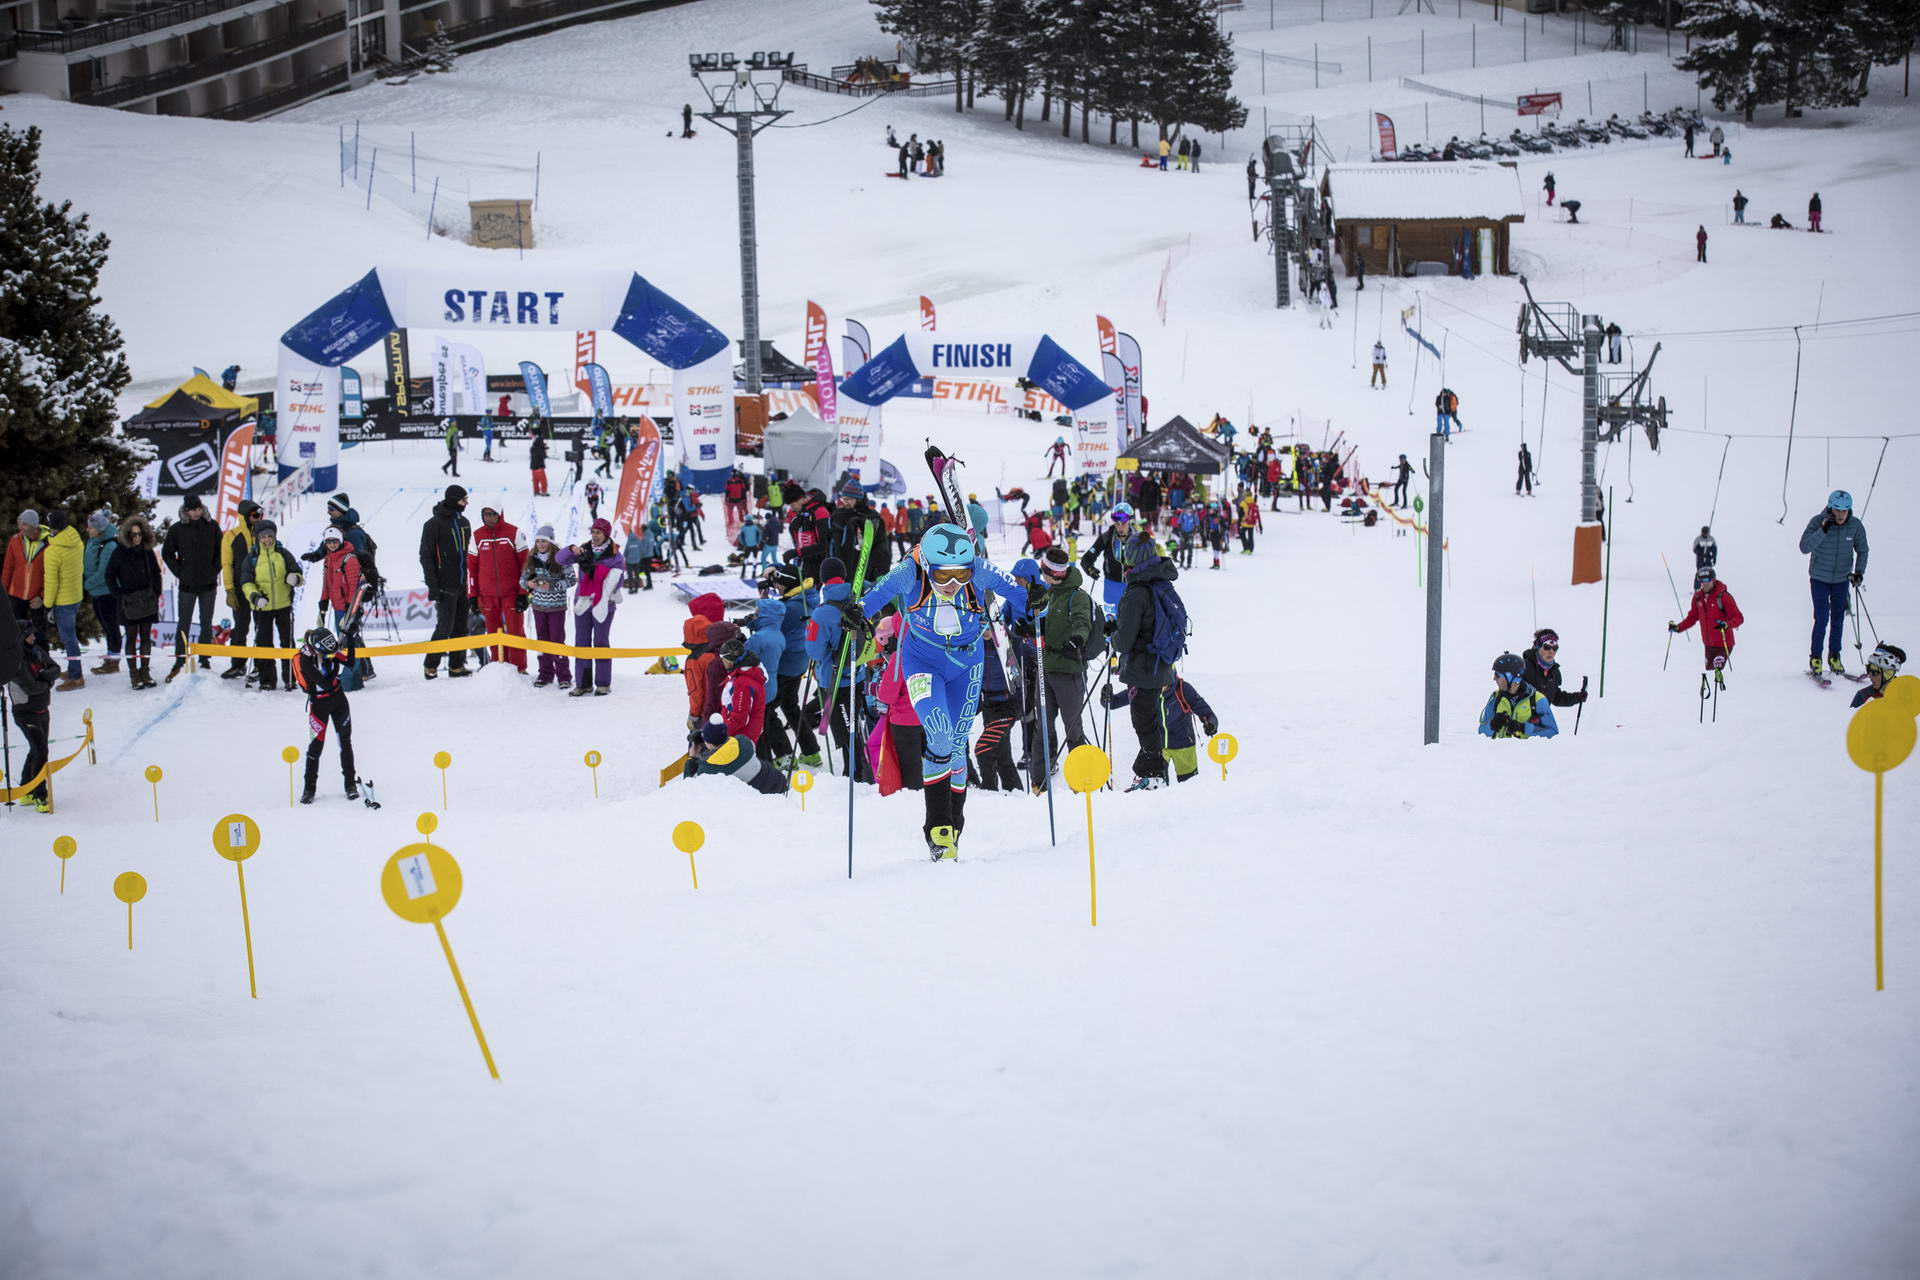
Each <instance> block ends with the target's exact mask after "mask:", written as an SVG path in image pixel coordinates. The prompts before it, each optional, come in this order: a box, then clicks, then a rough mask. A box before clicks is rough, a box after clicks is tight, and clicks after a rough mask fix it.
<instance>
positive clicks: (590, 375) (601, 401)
mask: <svg viewBox="0 0 1920 1280" xmlns="http://www.w3.org/2000/svg"><path fill="white" fill-rule="evenodd" d="M587 382H588V384H589V385H590V386H591V387H592V388H593V411H594V412H595V413H596V414H598V415H600V416H601V417H603V418H610V417H612V416H613V380H612V379H611V378H609V377H607V370H606V366H604V365H599V364H590V365H588V366H587Z"/></svg>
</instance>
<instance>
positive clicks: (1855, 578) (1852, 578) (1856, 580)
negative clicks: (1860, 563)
mask: <svg viewBox="0 0 1920 1280" xmlns="http://www.w3.org/2000/svg"><path fill="white" fill-rule="evenodd" d="M1864 577H1866V575H1865V574H1864V573H1850V574H1848V575H1847V581H1848V582H1851V583H1852V584H1853V585H1854V586H1856V587H1857V586H1859V585H1860V579H1862V578H1864Z"/></svg>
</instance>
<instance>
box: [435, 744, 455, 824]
mask: <svg viewBox="0 0 1920 1280" xmlns="http://www.w3.org/2000/svg"><path fill="white" fill-rule="evenodd" d="M452 763H453V757H452V756H450V755H448V754H447V753H446V752H444V751H436V752H434V753H433V767H434V768H436V769H438V770H439V771H440V812H442V813H445V812H446V811H447V766H448V765H450V764H452Z"/></svg>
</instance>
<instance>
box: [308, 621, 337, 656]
mask: <svg viewBox="0 0 1920 1280" xmlns="http://www.w3.org/2000/svg"><path fill="white" fill-rule="evenodd" d="M306 643H307V648H309V649H311V650H313V651H314V652H315V653H317V654H319V655H320V656H321V657H323V658H325V657H329V656H331V655H333V654H335V653H338V652H339V651H340V642H339V641H338V640H336V639H335V638H334V635H333V632H331V631H329V630H327V629H326V628H325V627H315V628H314V629H313V630H311V631H309V632H307V634H306Z"/></svg>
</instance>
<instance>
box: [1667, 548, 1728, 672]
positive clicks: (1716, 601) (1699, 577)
mask: <svg viewBox="0 0 1920 1280" xmlns="http://www.w3.org/2000/svg"><path fill="white" fill-rule="evenodd" d="M1746 621H1747V620H1746V619H1745V618H1744V617H1742V616H1741V615H1740V606H1739V605H1737V604H1735V603H1734V602H1733V593H1732V592H1731V591H1728V590H1727V584H1726V583H1724V582H1721V581H1720V580H1719V579H1718V578H1716V577H1715V576H1714V572H1713V570H1712V569H1709V568H1704V567H1703V568H1702V569H1701V570H1700V571H1699V572H1698V573H1696V574H1694V575H1693V602H1692V603H1691V604H1690V605H1689V606H1688V608H1687V616H1686V617H1684V618H1682V619H1681V620H1680V621H1678V622H1669V623H1668V624H1667V630H1668V631H1685V630H1686V629H1687V628H1688V627H1691V626H1692V625H1693V624H1694V623H1696V622H1698V623H1699V624H1700V641H1701V643H1702V644H1703V645H1705V646H1706V652H1707V670H1709V671H1711V672H1713V682H1714V683H1715V684H1717V685H1719V686H1720V687H1721V688H1722V689H1724V688H1726V687H1727V675H1726V671H1725V667H1726V665H1727V659H1728V658H1729V657H1730V656H1731V655H1732V654H1733V633H1734V630H1735V628H1738V627H1741V626H1744V625H1746Z"/></svg>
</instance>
